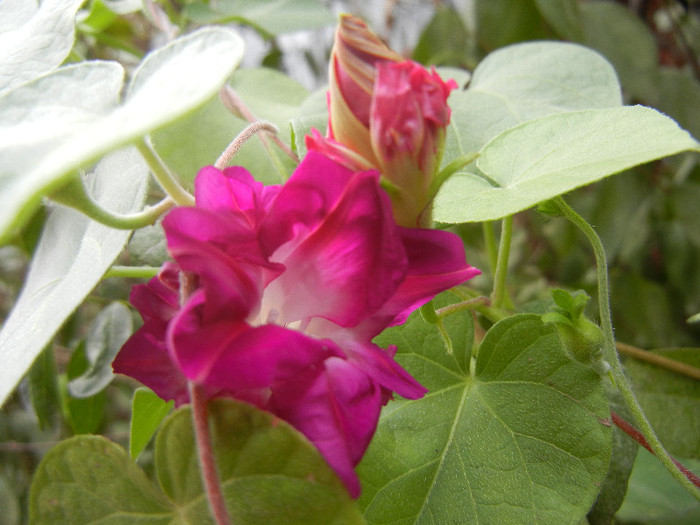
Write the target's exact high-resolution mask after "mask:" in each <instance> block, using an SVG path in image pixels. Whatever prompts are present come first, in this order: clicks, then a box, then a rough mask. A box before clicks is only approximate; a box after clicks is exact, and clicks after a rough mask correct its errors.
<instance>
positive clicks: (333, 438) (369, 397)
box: [270, 357, 383, 498]
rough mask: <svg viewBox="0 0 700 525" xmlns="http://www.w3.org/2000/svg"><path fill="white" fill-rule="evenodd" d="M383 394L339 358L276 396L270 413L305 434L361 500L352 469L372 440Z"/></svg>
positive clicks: (278, 390) (280, 388) (284, 387)
mask: <svg viewBox="0 0 700 525" xmlns="http://www.w3.org/2000/svg"><path fill="white" fill-rule="evenodd" d="M382 396H383V393H382V391H381V389H380V387H379V386H378V385H377V384H376V383H375V382H374V381H372V380H371V379H370V378H369V377H367V375H366V374H365V373H364V372H363V371H362V370H360V369H359V368H357V367H355V366H353V365H352V364H351V363H348V362H347V361H344V360H343V359H340V358H335V357H334V358H330V359H328V360H326V362H325V364H324V368H323V369H322V370H318V371H317V370H309V371H306V372H304V373H302V374H300V375H299V377H298V378H297V379H296V380H294V381H288V382H286V383H284V384H283V385H280V386H278V388H276V389H275V390H274V391H273V394H272V397H271V399H270V409H271V410H272V412H274V413H275V414H277V415H278V416H279V417H281V418H282V419H284V420H286V421H287V422H289V423H290V424H291V425H293V426H294V427H295V428H297V429H298V430H299V431H300V432H301V433H303V434H304V435H305V436H306V437H307V438H308V439H309V440H310V441H311V442H312V443H313V444H314V445H316V447H317V448H318V449H319V451H320V452H321V454H323V456H324V457H325V459H326V461H327V462H328V464H329V465H330V466H331V467H332V468H333V469H334V470H335V471H336V473H337V474H338V475H339V477H340V479H341V480H342V481H343V482H344V483H345V485H346V487H347V489H348V491H349V492H350V495H351V496H352V497H355V498H356V497H358V496H359V494H360V482H359V480H358V478H357V475H356V474H355V471H354V467H355V465H357V464H358V463H359V462H360V459H361V458H362V455H363V454H364V452H365V450H366V449H367V446H368V445H369V442H370V440H371V439H372V435H373V434H374V432H375V430H376V427H377V421H378V419H379V412H380V410H381V406H382Z"/></svg>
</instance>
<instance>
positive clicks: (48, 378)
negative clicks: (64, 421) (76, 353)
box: [27, 345, 61, 430]
mask: <svg viewBox="0 0 700 525" xmlns="http://www.w3.org/2000/svg"><path fill="white" fill-rule="evenodd" d="M27 379H28V380H29V395H30V396H31V400H32V408H33V409H34V413H35V414H36V417H37V419H38V420H39V428H41V429H42V430H45V429H51V428H53V427H54V425H55V424H56V419H55V418H56V416H57V415H59V414H60V413H61V394H60V392H59V388H58V380H57V379H58V372H57V370H56V358H55V356H54V353H53V348H52V346H51V345H49V346H47V347H46V348H44V350H43V351H41V352H40V353H39V357H38V358H37V360H36V361H35V362H34V364H33V365H32V367H31V368H30V369H29V374H28V375H27Z"/></svg>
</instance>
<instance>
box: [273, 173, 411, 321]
mask: <svg viewBox="0 0 700 525" xmlns="http://www.w3.org/2000/svg"><path fill="white" fill-rule="evenodd" d="M282 194H283V193H280V196H282ZM277 256H278V255H277V254H273V259H274V258H276V257H277ZM280 262H281V263H283V264H284V265H285V267H286V270H285V272H284V273H283V274H282V275H280V277H278V278H277V279H276V280H274V281H273V282H271V283H270V285H269V286H268V287H267V289H266V290H265V298H264V301H265V302H266V303H270V304H274V305H277V308H278V311H279V314H280V319H279V321H278V322H279V323H281V324H285V323H290V322H297V321H302V322H303V321H305V320H307V319H309V318H311V317H314V316H317V317H323V318H326V319H329V320H331V321H333V322H335V323H336V324H338V325H341V326H353V325H355V324H357V323H359V322H360V321H361V320H362V319H363V318H364V317H366V316H367V315H368V312H373V311H375V310H376V309H378V308H379V307H380V306H381V305H382V304H383V303H384V302H385V301H386V300H387V299H389V297H391V295H392V294H393V293H394V290H395V289H396V287H397V286H398V285H399V283H400V282H401V280H402V279H403V277H404V275H405V270H406V256H405V252H404V249H403V244H402V242H401V238H400V235H399V232H398V229H397V226H396V224H395V223H394V220H393V216H392V212H391V206H390V204H389V199H388V197H387V196H386V194H385V193H384V192H383V190H382V189H381V188H380V187H379V181H378V175H377V174H376V172H364V173H356V174H355V175H354V176H353V178H352V179H351V180H350V182H349V183H348V185H347V187H346V189H345V192H344V193H343V195H342V197H341V198H340V199H339V201H338V203H337V205H336V207H335V208H334V209H333V210H331V211H330V213H329V214H328V216H327V217H326V218H325V220H324V221H323V222H322V223H321V224H319V226H318V228H317V229H316V230H314V231H313V233H311V234H310V235H309V236H308V237H306V238H305V239H304V240H303V241H302V242H301V243H300V244H299V245H298V246H296V247H295V248H294V249H293V251H292V252H291V253H290V254H288V255H286V257H284V258H283V259H281V260H280Z"/></svg>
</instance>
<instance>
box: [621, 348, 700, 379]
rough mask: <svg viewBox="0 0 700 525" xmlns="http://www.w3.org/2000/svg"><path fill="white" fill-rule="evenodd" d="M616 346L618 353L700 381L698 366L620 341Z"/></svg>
mask: <svg viewBox="0 0 700 525" xmlns="http://www.w3.org/2000/svg"><path fill="white" fill-rule="evenodd" d="M615 346H616V347H617V351H618V352H620V353H621V354H624V355H628V356H630V357H633V358H635V359H639V360H640V361H645V362H647V363H652V364H654V365H656V366H659V367H661V368H665V369H666V370H671V371H672V372H676V373H678V374H683V375H685V376H687V377H691V378H693V379H696V380H698V381H700V368H698V367H696V366H692V365H689V364H687V363H682V362H681V361H676V360H675V359H670V358H668V357H665V356H663V355H659V354H654V353H653V352H649V351H648V350H642V349H641V348H637V347H636V346H632V345H628V344H625V343H620V342H619V341H617V342H616V343H615Z"/></svg>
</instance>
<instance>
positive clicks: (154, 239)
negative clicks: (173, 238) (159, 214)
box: [129, 222, 170, 267]
mask: <svg viewBox="0 0 700 525" xmlns="http://www.w3.org/2000/svg"><path fill="white" fill-rule="evenodd" d="M168 260H170V255H169V254H168V244H167V242H166V240H165V231H163V226H161V224H160V222H157V223H156V224H154V225H153V226H146V227H145V228H141V229H138V230H136V231H135V232H134V234H133V235H132V236H131V240H130V241H129V261H130V262H131V264H132V265H145V266H154V267H160V266H161V265H162V264H163V263H164V262H165V261H168Z"/></svg>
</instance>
